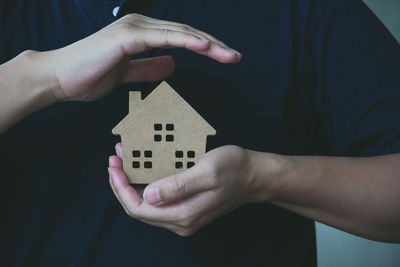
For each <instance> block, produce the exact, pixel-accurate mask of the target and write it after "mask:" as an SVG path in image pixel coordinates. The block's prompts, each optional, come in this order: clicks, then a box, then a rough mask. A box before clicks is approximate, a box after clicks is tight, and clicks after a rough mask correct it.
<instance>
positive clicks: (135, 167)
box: [132, 161, 140, 169]
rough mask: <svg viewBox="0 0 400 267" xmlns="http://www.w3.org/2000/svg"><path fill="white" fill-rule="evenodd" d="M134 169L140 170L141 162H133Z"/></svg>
mask: <svg viewBox="0 0 400 267" xmlns="http://www.w3.org/2000/svg"><path fill="white" fill-rule="evenodd" d="M132 168H134V169H139V168H140V162H139V161H133V162H132Z"/></svg>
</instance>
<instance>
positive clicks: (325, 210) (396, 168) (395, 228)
mask: <svg viewBox="0 0 400 267" xmlns="http://www.w3.org/2000/svg"><path fill="white" fill-rule="evenodd" d="M263 154H264V153H257V156H256V158H257V160H256V162H257V164H258V165H259V167H258V170H259V171H258V172H257V173H256V175H257V176H258V177H259V179H261V180H264V182H265V183H264V185H265V187H264V190H265V191H268V190H270V189H268V188H266V187H268V185H270V184H271V182H270V181H269V182H267V180H268V179H267V178H266V177H268V176H267V175H266V173H267V172H270V170H267V168H266V167H260V166H263V165H262V163H263V161H264V162H265V154H264V155H263ZM263 158H264V159H263ZM283 158H285V160H286V164H285V168H282V171H281V175H276V176H275V178H274V179H275V181H274V182H273V183H272V185H273V186H272V187H273V189H274V191H275V193H274V194H272V196H271V197H270V198H269V199H265V200H269V201H270V202H271V203H274V204H276V205H278V206H281V207H284V208H287V209H289V210H291V211H294V212H296V213H298V214H301V215H303V216H306V217H308V218H310V219H313V220H316V221H320V222H322V223H325V224H328V225H331V226H333V227H336V228H339V229H342V230H344V231H347V232H350V233H353V234H357V235H360V236H364V237H367V238H371V239H376V240H381V241H388V242H400V154H394V155H388V156H381V157H372V158H339V157H338V158H333V157H312V156H310V157H307V156H304V157H283ZM264 166H265V164H264Z"/></svg>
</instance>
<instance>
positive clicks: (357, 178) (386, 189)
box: [0, 14, 400, 242]
mask: <svg viewBox="0 0 400 267" xmlns="http://www.w3.org/2000/svg"><path fill="white" fill-rule="evenodd" d="M98 44H102V45H101V46H99V45H98ZM157 47H168V48H173V47H180V48H186V49H189V50H192V51H194V52H197V53H199V54H202V55H205V56H208V57H210V58H213V59H215V60H217V61H220V62H223V63H236V62H239V61H240V59H241V57H242V56H241V55H240V53H238V52H236V51H234V50H231V49H230V48H229V47H227V46H226V45H225V44H223V43H222V42H220V41H218V40H216V39H215V38H213V37H212V36H210V35H208V34H206V33H204V32H201V31H199V30H196V29H193V28H192V27H190V26H187V25H183V24H178V23H174V22H167V21H160V20H155V19H152V18H148V17H145V16H141V15H138V14H131V15H127V16H125V17H123V18H121V19H119V20H118V21H116V22H114V23H112V24H110V25H109V26H107V27H105V28H104V29H102V30H100V31H99V32H97V33H95V34H93V35H91V36H89V37H87V38H85V39H82V40H80V41H78V42H76V43H73V44H71V45H69V46H67V47H64V48H61V49H57V50H53V51H47V52H35V51H25V52H23V53H22V54H20V55H19V56H17V57H16V58H15V59H13V60H11V61H9V62H7V63H5V64H3V65H1V66H0V95H1V97H0V133H2V132H4V131H6V130H7V129H8V128H10V127H11V126H12V125H14V124H15V123H17V122H18V121H19V120H21V119H22V118H24V117H26V116H28V115H29V114H31V113H33V112H35V111H37V110H40V109H42V108H44V107H46V106H49V105H52V104H56V103H58V102H61V101H91V100H95V99H97V98H100V97H102V96H104V95H106V94H107V93H109V92H110V91H111V90H112V88H114V87H116V86H117V85H119V84H121V83H128V82H141V81H155V80H160V79H163V78H165V77H167V76H168V75H169V74H171V73H172V72H173V70H174V61H173V59H172V58H171V57H169V56H166V57H156V58H148V59H142V60H131V59H130V58H131V56H132V55H134V54H136V53H140V52H142V51H145V50H148V49H152V48H157ZM79 55H85V56H84V57H81V56H79ZM116 151H117V156H115V155H114V156H111V157H110V160H109V165H110V166H109V168H108V170H109V174H110V184H111V187H112V189H113V191H114V193H115V195H116V197H117V198H118V200H119V201H120V202H121V204H122V206H123V207H124V208H125V210H126V212H127V213H128V214H129V215H130V216H131V217H133V218H135V219H139V220H142V221H144V222H146V223H149V224H152V225H155V226H158V227H163V228H166V229H168V230H170V231H173V232H175V233H177V234H179V235H182V236H188V235H191V234H193V233H195V232H196V231H197V230H198V229H200V228H202V227H204V226H205V225H207V224H209V223H210V222H212V221H213V220H214V219H215V218H217V217H219V216H221V215H223V214H226V213H228V212H230V211H231V210H233V209H235V208H237V207H239V206H241V205H243V204H245V203H262V202H270V203H274V204H276V205H279V206H281V207H283V208H287V209H289V210H292V211H294V212H296V213H298V214H301V215H303V216H306V217H308V218H310V219H313V220H317V221H321V222H323V223H326V224H329V225H331V226H334V227H336V228H339V229H342V230H345V231H348V232H351V233H354V234H358V235H361V236H364V237H367V238H371V239H376V240H381V241H388V242H400V227H399V225H400V193H399V192H400V177H399V176H400V175H399V173H400V167H399V164H398V163H399V162H400V155H399V154H394V155H388V156H382V157H372V158H363V159H361V158H331V157H301V156H297V157H295V156H291V157H289V156H283V155H277V154H271V153H264V152H256V151H250V150H247V149H244V148H241V147H238V146H224V147H221V148H217V149H215V150H212V151H210V152H208V153H206V154H205V156H204V157H203V158H202V159H200V161H199V162H198V163H197V164H196V165H195V166H194V167H192V168H190V169H188V170H186V171H184V172H182V173H179V174H176V175H173V176H171V177H166V178H163V179H161V180H159V181H156V182H154V183H152V184H150V185H148V186H147V187H146V188H145V190H144V198H143V197H142V194H141V193H142V192H141V189H140V188H134V187H132V186H131V185H129V183H128V181H127V179H126V176H125V175H124V173H123V171H122V160H121V146H120V144H117V146H116Z"/></svg>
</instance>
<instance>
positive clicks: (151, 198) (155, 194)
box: [144, 187, 163, 205]
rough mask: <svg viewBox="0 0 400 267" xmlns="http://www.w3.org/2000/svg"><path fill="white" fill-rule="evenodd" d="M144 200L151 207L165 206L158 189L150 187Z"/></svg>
mask: <svg viewBox="0 0 400 267" xmlns="http://www.w3.org/2000/svg"><path fill="white" fill-rule="evenodd" d="M144 200H145V201H146V202H147V203H149V204H151V205H160V204H163V202H162V201H161V197H160V189H159V188H158V187H150V188H148V189H147V190H146V193H145V195H144Z"/></svg>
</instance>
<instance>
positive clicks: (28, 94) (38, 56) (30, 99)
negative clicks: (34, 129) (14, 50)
mask: <svg viewBox="0 0 400 267" xmlns="http://www.w3.org/2000/svg"><path fill="white" fill-rule="evenodd" d="M46 53H48V52H46ZM46 61H47V59H46V57H45V56H44V53H38V52H34V51H25V52H23V53H21V54H20V55H18V56H17V57H16V58H14V59H12V60H10V61H9V62H6V63H4V64H2V65H0V96H1V97H0V133H3V132H5V131H6V130H7V129H8V128H10V127H12V126H13V125H14V124H15V123H17V122H18V121H20V120H21V119H23V118H24V117H26V116H28V115H29V114H31V113H33V112H35V111H38V110H39V109H42V108H44V107H46V106H48V105H51V104H53V103H55V102H56V101H57V100H56V98H55V97H54V95H53V93H52V88H54V87H55V86H56V79H53V77H52V74H51V73H52V70H51V66H50V64H48V62H46Z"/></svg>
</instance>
